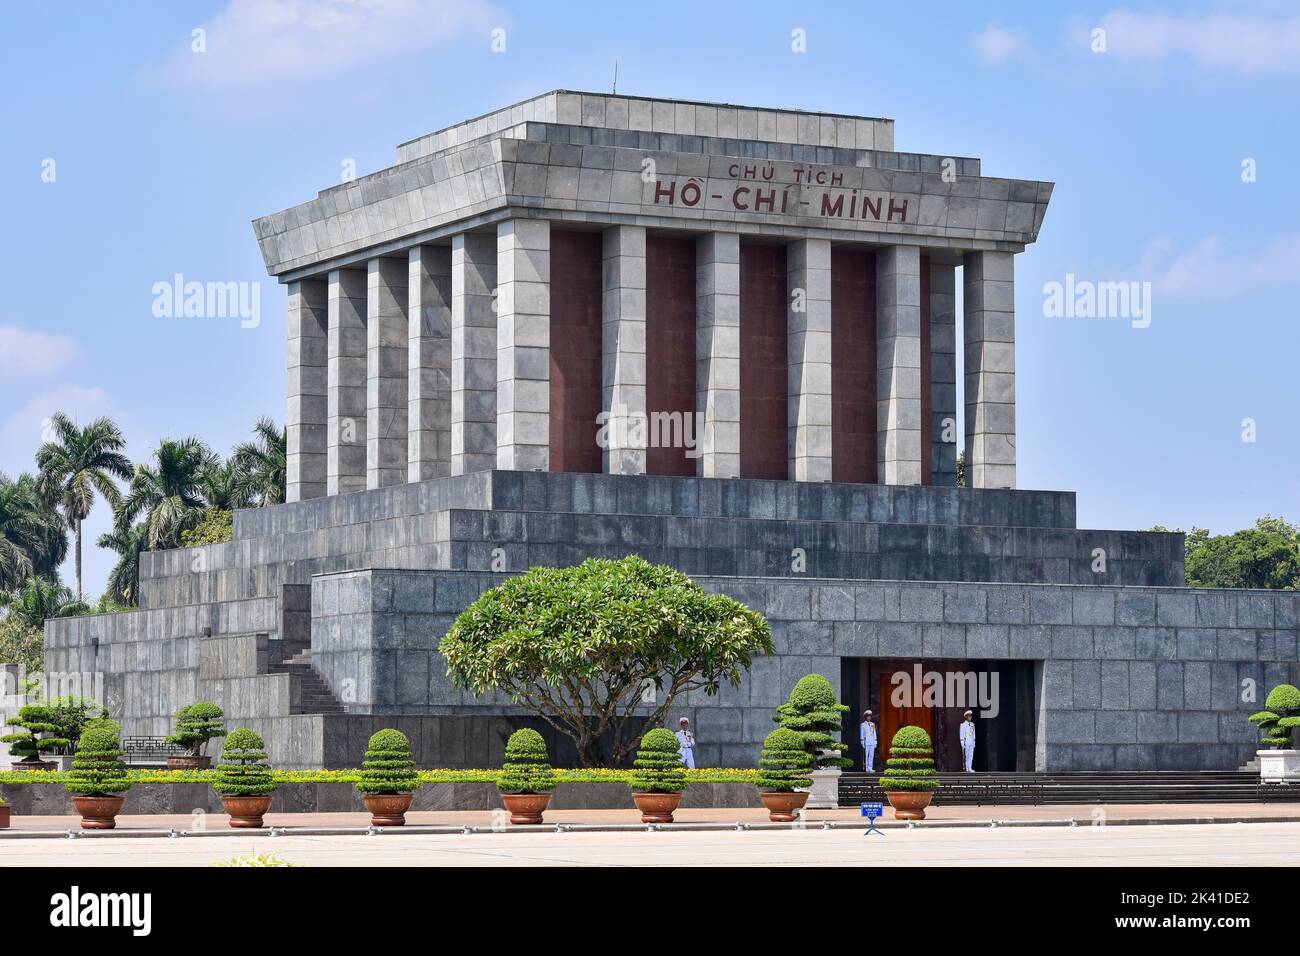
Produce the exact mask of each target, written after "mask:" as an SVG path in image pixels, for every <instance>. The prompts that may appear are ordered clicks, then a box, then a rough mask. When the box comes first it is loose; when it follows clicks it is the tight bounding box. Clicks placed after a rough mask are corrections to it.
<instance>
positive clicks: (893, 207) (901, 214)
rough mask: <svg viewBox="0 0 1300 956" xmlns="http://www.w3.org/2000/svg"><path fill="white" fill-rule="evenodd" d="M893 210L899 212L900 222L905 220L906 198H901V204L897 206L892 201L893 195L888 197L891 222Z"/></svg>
mask: <svg viewBox="0 0 1300 956" xmlns="http://www.w3.org/2000/svg"><path fill="white" fill-rule="evenodd" d="M895 212H897V213H898V214H899V216H898V218H899V221H900V222H907V200H906V199H904V200H903V205H901V206H899V205H897V204H896V203H895V202H894V197H893V196H890V197H889V220H890V221H891V222H892V221H893V219H894V213H895Z"/></svg>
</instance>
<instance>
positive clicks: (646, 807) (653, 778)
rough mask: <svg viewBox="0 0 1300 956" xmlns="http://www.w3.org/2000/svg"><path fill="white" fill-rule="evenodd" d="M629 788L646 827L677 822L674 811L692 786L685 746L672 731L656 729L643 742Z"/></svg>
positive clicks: (638, 751)
mask: <svg viewBox="0 0 1300 956" xmlns="http://www.w3.org/2000/svg"><path fill="white" fill-rule="evenodd" d="M627 785H628V786H629V787H631V788H632V801H633V802H634V803H635V804H636V805H637V809H639V810H640V811H641V822H642V823H672V822H673V811H674V810H676V809H677V805H678V804H679V803H681V802H682V791H684V790H685V789H686V787H687V786H688V784H687V781H686V765H685V764H683V763H682V753H681V745H680V744H679V743H678V742H677V736H676V735H675V734H674V733H673V732H672V731H671V730H665V729H664V728H663V727H656V728H655V729H654V730H652V731H650V732H649V733H648V734H646V735H645V736H644V737H642V738H641V746H640V748H639V749H638V750H637V752H636V759H635V760H633V761H632V774H631V776H629V777H628V781H627Z"/></svg>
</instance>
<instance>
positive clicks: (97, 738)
mask: <svg viewBox="0 0 1300 956" xmlns="http://www.w3.org/2000/svg"><path fill="white" fill-rule="evenodd" d="M64 787H66V788H67V791H68V792H69V793H76V794H80V795H82V796H86V797H109V796H115V795H116V794H119V793H125V792H126V791H128V790H130V789H131V779H130V777H128V776H127V773H126V764H124V763H123V762H122V745H121V742H120V741H119V740H118V735H117V733H116V732H115V731H114V730H113V728H112V727H109V726H105V725H102V724H101V725H99V726H89V727H87V728H86V729H85V730H84V731H83V732H82V734H81V746H80V747H78V748H77V752H76V754H75V755H74V756H73V758H72V771H71V772H70V773H69V774H68V779H67V782H65V783H64Z"/></svg>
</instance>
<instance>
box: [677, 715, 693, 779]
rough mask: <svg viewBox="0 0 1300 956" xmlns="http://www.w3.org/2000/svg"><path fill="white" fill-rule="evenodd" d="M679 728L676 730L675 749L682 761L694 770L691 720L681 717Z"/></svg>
mask: <svg viewBox="0 0 1300 956" xmlns="http://www.w3.org/2000/svg"><path fill="white" fill-rule="evenodd" d="M678 725H679V726H680V728H681V729H680V730H678V731H677V751H678V753H680V754H681V755H682V763H684V764H686V766H687V767H688V768H689V769H691V770H694V769H695V734H693V733H691V722H690V721H689V720H687V719H686V718H685V717H683V718H682V719H681V720H680V721H678Z"/></svg>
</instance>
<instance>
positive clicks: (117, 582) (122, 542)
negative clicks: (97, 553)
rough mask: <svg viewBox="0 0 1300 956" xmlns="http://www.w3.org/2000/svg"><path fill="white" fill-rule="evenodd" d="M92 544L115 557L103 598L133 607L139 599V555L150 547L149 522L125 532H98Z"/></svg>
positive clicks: (134, 526) (114, 530) (136, 525)
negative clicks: (115, 554) (96, 539)
mask: <svg viewBox="0 0 1300 956" xmlns="http://www.w3.org/2000/svg"><path fill="white" fill-rule="evenodd" d="M95 544H96V545H98V546H99V547H101V548H103V549H104V550H105V551H114V552H116V553H117V556H118V561H117V564H115V565H113V570H112V571H111V572H109V575H108V586H107V587H106V588H105V589H104V597H106V598H108V599H109V600H110V601H113V602H115V603H117V604H121V605H123V606H124V607H135V606H136V605H137V604H139V602H140V554H141V552H144V551H148V550H149V527H148V525H147V524H145V522H143V521H140V522H137V523H136V524H133V525H131V527H130V528H128V529H127V530H126V531H118V530H117V529H116V528H114V529H113V530H112V531H109V532H107V533H106V534H101V535H100V536H99V540H98V541H96V542H95Z"/></svg>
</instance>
